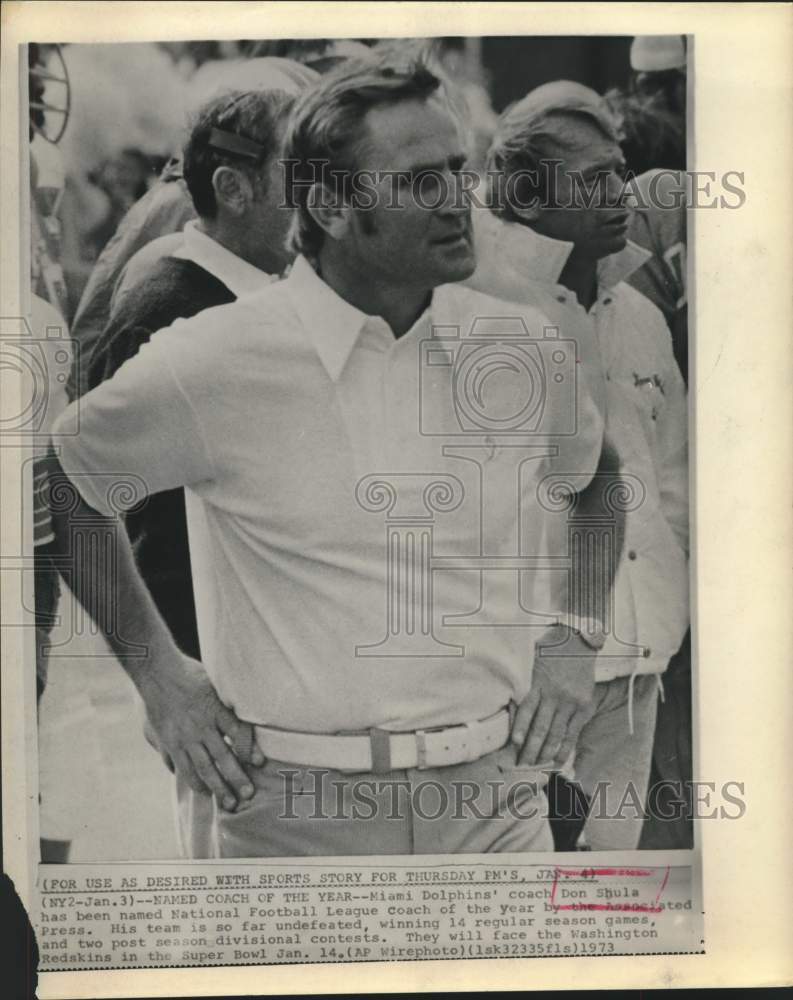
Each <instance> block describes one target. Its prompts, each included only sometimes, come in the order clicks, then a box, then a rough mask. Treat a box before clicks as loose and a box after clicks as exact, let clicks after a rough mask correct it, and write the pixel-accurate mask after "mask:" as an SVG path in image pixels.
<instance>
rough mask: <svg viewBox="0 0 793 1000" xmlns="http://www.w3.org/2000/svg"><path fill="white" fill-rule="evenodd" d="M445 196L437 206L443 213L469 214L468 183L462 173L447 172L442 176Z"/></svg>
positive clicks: (465, 215) (463, 215)
mask: <svg viewBox="0 0 793 1000" xmlns="http://www.w3.org/2000/svg"><path fill="white" fill-rule="evenodd" d="M444 181H445V183H444V192H445V195H446V196H445V198H444V199H443V202H442V203H441V205H440V206H439V208H438V211H439V212H441V213H442V214H443V215H456V216H462V217H467V216H469V215H470V214H471V193H470V185H466V183H465V176H464V174H463V173H457V172H455V173H452V172H449V173H447V174H446V175H445V177H444Z"/></svg>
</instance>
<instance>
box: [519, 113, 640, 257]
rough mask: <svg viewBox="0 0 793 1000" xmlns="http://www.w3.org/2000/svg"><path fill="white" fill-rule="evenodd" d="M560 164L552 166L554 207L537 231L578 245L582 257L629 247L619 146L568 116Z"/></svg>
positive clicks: (542, 215)
mask: <svg viewBox="0 0 793 1000" xmlns="http://www.w3.org/2000/svg"><path fill="white" fill-rule="evenodd" d="M563 129H564V132H563V138H564V144H563V145H562V144H560V145H559V147H558V151H556V152H554V154H553V159H555V160H561V161H562V162H561V163H560V164H559V165H558V166H557V167H553V166H549V167H548V171H547V174H548V177H549V192H548V194H549V198H548V202H549V204H551V205H553V206H554V207H552V208H543V209H541V211H540V215H539V218H538V219H537V220H536V222H534V223H533V226H534V228H535V229H536V230H537V232H539V233H542V234H543V235H544V236H550V237H552V238H553V239H557V240H565V241H567V242H569V243H574V244H575V248H576V251H577V252H578V253H579V254H581V255H582V256H586V257H591V258H594V259H596V260H599V259H600V258H601V257H607V256H609V254H613V253H617V252H618V251H619V250H622V249H623V248H624V246H625V244H626V243H627V237H626V233H627V228H628V218H629V215H628V210H627V208H626V207H625V201H626V194H625V184H624V181H623V178H622V173H623V170H624V167H625V161H624V159H623V157H622V152H621V150H620V147H619V145H618V144H617V143H616V142H614V141H613V140H612V139H609V138H608V137H607V136H606V135H604V133H603V132H601V131H600V129H599V128H598V127H597V126H596V125H594V124H593V123H591V122H587V121H579V120H576V119H573V118H566V119H565V121H564V125H563Z"/></svg>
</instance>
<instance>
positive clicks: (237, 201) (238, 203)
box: [212, 167, 254, 216]
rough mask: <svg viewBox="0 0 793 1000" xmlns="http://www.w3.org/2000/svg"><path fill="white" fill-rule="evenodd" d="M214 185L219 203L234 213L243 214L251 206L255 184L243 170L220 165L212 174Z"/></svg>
mask: <svg viewBox="0 0 793 1000" xmlns="http://www.w3.org/2000/svg"><path fill="white" fill-rule="evenodd" d="M212 187H213V189H214V191H215V198H216V200H217V203H218V205H222V206H223V207H224V208H225V209H226V211H227V212H230V213H231V214H232V215H236V216H243V215H245V213H246V212H247V211H248V209H249V208H250V205H251V203H252V201H253V194H254V192H253V185H252V184H251V182H250V179H249V178H248V177H247V176H246V175H245V174H244V173H243V172H242V171H241V170H235V169H234V168H233V167H218V168H217V170H215V172H214V174H212Z"/></svg>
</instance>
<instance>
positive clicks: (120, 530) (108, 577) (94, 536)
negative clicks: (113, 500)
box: [46, 454, 180, 686]
mask: <svg viewBox="0 0 793 1000" xmlns="http://www.w3.org/2000/svg"><path fill="white" fill-rule="evenodd" d="M46 461H47V465H48V472H49V482H50V495H51V497H52V498H54V500H55V501H57V502H53V503H52V504H51V509H52V521H53V528H54V532H55V545H56V548H57V553H58V557H59V558H58V561H59V563H60V565H61V568H62V572H63V575H64V576H65V578H66V580H67V582H68V584H69V587H70V588H71V590H72V592H73V593H74V596H75V597H76V598H77V600H78V601H79V603H80V605H81V606H82V607H83V608H84V609H85V611H87V612H88V614H89V615H90V617H91V618H92V619H93V621H94V622H95V624H96V625H97V627H98V628H99V629H100V631H101V633H102V635H103V636H104V638H105V639H106V640H107V642H108V645H109V646H110V648H111V649H112V650H113V652H114V653H115V654H116V656H117V658H118V660H119V662H120V663H121V665H122V667H123V668H124V670H125V671H126V673H127V674H128V675H129V676H130V678H131V679H132V681H133V683H135V684H136V686H140V683H141V682H142V681H143V680H145V675H146V673H147V671H149V670H150V668H151V664H152V662H155V661H156V662H157V663H160V664H166V663H168V662H171V661H173V660H175V659H177V658H178V657H179V655H180V654H179V651H178V647H177V646H176V643H175V642H174V640H173V638H172V636H171V634H170V632H169V630H168V627H167V625H166V624H165V622H164V620H163V618H162V616H161V615H160V612H159V611H158V609H157V606H156V605H155V603H154V601H153V600H152V598H151V595H150V594H149V592H148V589H147V588H146V584H145V583H144V581H143V579H142V577H141V575H140V572H139V570H138V568H137V566H136V564H135V557H134V555H133V552H132V547H131V545H130V542H129V539H128V537H127V533H126V530H125V528H124V525H123V523H122V522H121V519H120V518H119V517H107V516H104V515H102V514H100V513H99V512H98V511H96V510H94V509H93V508H92V507H90V506H89V505H88V504H87V503H86V502H85V501H84V500H83V499H82V497H81V496H80V493H79V491H78V490H77V488H76V487H75V486H74V484H73V483H72V482H71V481H70V480H69V478H68V477H67V475H66V473H65V472H64V471H63V469H62V467H61V465H60V462H59V461H58V459H57V457H56V456H55V455H53V454H50V455H49V456H48V457H47V460H46Z"/></svg>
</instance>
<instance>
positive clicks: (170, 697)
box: [137, 656, 264, 811]
mask: <svg viewBox="0 0 793 1000" xmlns="http://www.w3.org/2000/svg"><path fill="white" fill-rule="evenodd" d="M137 686H138V690H139V691H140V694H141V696H142V698H143V702H144V705H145V706H146V715H147V726H146V730H147V731H146V738H147V739H148V740H149V742H150V743H151V744H152V746H154V747H155V749H157V750H159V752H160V754H161V755H162V757H163V760H164V761H165V763H166V765H167V766H168V767H169V768H170V770H172V771H173V770H175V771H176V772H177V773H178V774H179V775H181V777H183V778H184V779H185V780H186V781H187V783H188V784H189V785H190V787H191V788H192V789H194V790H195V791H196V792H204V793H210V794H212V795H214V796H215V797H216V799H217V801H218V803H219V804H220V805H221V806H222V807H223V808H224V809H226V810H228V811H232V810H233V809H235V808H236V806H237V804H238V802H239V801H240V799H246V798H250V797H251V796H252V795H253V793H254V788H253V784H252V783H251V780H250V778H249V777H248V775H247V774H246V773H245V770H244V768H243V764H252V765H254V766H261V765H262V764H263V763H264V756H263V755H262V752H261V751H260V750H259V748H258V746H257V745H256V741H255V736H254V732H253V726H252V725H251V724H250V723H247V722H241V721H240V720H239V719H238V718H237V716H236V715H235V714H234V712H232V710H231V709H230V708H227V707H226V706H225V705H224V704H223V702H222V701H221V700H220V698H218V695H217V692H216V691H215V688H214V686H213V684H212V682H211V681H210V679H209V677H208V676H207V674H206V671H205V670H204V668H203V666H202V665H201V664H200V663H198V661H196V660H191V659H190V658H189V657H186V656H180V659H179V660H175V661H173V662H172V663H169V665H168V668H167V669H160V668H159V666H158V669H156V670H152V671H148V672H147V673H146V674H145V676H144V677H141V678H140V679H139V680H138V682H137Z"/></svg>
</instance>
